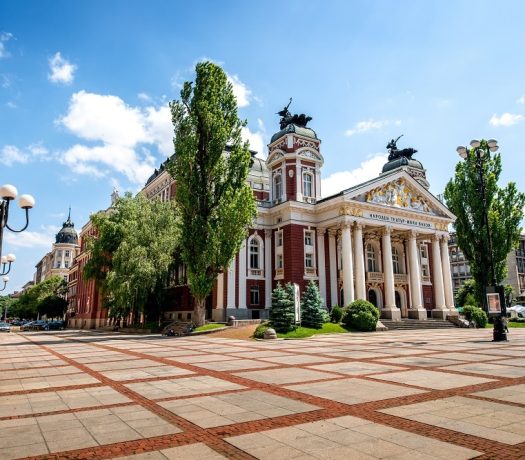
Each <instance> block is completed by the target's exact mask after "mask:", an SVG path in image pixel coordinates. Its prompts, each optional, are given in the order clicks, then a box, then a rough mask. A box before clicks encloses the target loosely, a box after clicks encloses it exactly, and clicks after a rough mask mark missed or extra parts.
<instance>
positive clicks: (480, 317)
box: [463, 305, 488, 328]
mask: <svg viewBox="0 0 525 460" xmlns="http://www.w3.org/2000/svg"><path fill="white" fill-rule="evenodd" d="M463 314H464V315H465V319H467V320H468V321H473V322H474V323H476V327H479V328H484V327H485V326H486V325H487V322H488V317H487V314H486V313H485V312H484V311H483V310H482V309H481V308H479V307H475V306H474V305H465V306H464V307H463Z"/></svg>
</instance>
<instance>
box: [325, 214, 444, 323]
mask: <svg viewBox="0 0 525 460" xmlns="http://www.w3.org/2000/svg"><path fill="white" fill-rule="evenodd" d="M352 228H353V231H352ZM318 231H319V230H318ZM324 232H325V230H324V229H321V230H320V231H319V233H320V234H321V235H323V234H324ZM352 234H353V235H352ZM391 234H392V228H390V227H385V228H384V229H383V233H382V236H381V241H382V247H383V251H382V254H383V275H384V305H383V310H384V313H385V316H387V317H397V316H399V309H398V308H397V307H396V303H395V282H394V267H393V262H392V239H391ZM328 235H329V239H328V245H329V256H330V286H331V293H330V297H331V304H332V305H336V304H337V298H338V292H337V291H338V283H337V263H336V247H337V246H336V236H337V229H329V230H328ZM352 236H353V239H352ZM318 237H319V235H318ZM319 241H320V239H319ZM341 243H342V269H343V270H342V271H343V289H344V293H345V294H344V295H345V303H350V302H352V301H353V300H355V299H356V298H357V299H366V297H367V292H366V279H365V254H364V247H363V225H362V224H361V223H358V222H356V223H355V225H354V224H352V223H351V222H344V223H343V225H342V226H341ZM407 249H408V251H407V252H408V254H407V255H408V260H407V265H408V274H409V283H410V310H411V311H410V312H409V313H410V315H411V316H413V317H417V318H426V310H425V309H424V307H423V302H422V289H421V267H420V262H419V251H418V245H417V232H416V231H411V232H410V233H409V236H408V244H407ZM319 253H322V254H324V237H323V240H322V243H321V244H319ZM352 254H353V256H352ZM432 256H433V257H432V264H433V265H432V269H433V270H432V272H433V279H432V284H433V288H434V289H433V291H434V301H435V302H434V303H435V305H434V307H435V308H434V311H433V314H434V316H437V317H445V316H446V312H447V311H448V310H450V309H454V297H453V291H452V278H451V276H450V262H449V256H448V244H447V240H446V238H440V237H439V236H438V235H433V236H432ZM321 262H324V257H323V260H321V259H319V266H318V268H319V275H320V279H321V278H323V276H322V274H323V273H324V272H325V267H324V265H322V264H321ZM354 263H355V266H354ZM354 279H355V285H354ZM325 298H326V297H325Z"/></svg>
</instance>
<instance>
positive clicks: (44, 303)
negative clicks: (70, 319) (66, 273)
mask: <svg viewBox="0 0 525 460" xmlns="http://www.w3.org/2000/svg"><path fill="white" fill-rule="evenodd" d="M67 305H68V302H67V300H66V299H65V298H64V297H60V296H58V295H54V294H52V295H48V296H47V297H44V298H43V299H42V300H41V301H40V302H39V303H38V307H37V310H38V313H40V315H46V317H47V318H62V317H63V316H64V313H65V312H66V310H67Z"/></svg>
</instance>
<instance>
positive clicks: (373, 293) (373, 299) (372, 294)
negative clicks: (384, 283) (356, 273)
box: [368, 289, 377, 307]
mask: <svg viewBox="0 0 525 460" xmlns="http://www.w3.org/2000/svg"><path fill="white" fill-rule="evenodd" d="M368 301H369V302H370V303H371V304H372V305H373V306H374V307H377V294H376V291H375V289H369V290H368Z"/></svg>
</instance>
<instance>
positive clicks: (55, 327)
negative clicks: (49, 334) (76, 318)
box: [47, 321, 64, 331]
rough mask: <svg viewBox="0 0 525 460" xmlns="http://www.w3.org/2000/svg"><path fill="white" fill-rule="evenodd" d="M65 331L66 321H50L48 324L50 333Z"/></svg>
mask: <svg viewBox="0 0 525 460" xmlns="http://www.w3.org/2000/svg"><path fill="white" fill-rule="evenodd" d="M62 329H64V321H50V322H49V323H47V330H48V331H61V330H62Z"/></svg>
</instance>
